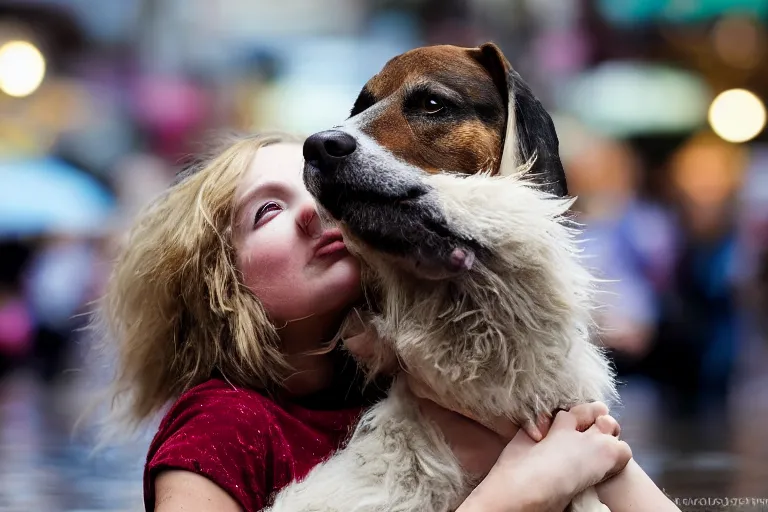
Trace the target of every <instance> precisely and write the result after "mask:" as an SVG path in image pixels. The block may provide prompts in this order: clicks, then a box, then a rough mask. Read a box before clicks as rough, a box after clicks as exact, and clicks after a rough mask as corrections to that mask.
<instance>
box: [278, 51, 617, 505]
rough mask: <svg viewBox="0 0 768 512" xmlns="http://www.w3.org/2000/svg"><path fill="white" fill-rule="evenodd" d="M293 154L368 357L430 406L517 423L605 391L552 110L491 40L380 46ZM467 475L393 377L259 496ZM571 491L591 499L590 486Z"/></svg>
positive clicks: (383, 501) (322, 496)
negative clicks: (331, 225) (358, 294)
mask: <svg viewBox="0 0 768 512" xmlns="http://www.w3.org/2000/svg"><path fill="white" fill-rule="evenodd" d="M304 156H305V160H306V166H305V170H304V180H305V183H306V184H307V187H308V188H309V190H310V192H311V193H312V194H313V195H314V196H315V197H316V198H317V200H318V202H319V204H320V205H321V207H322V209H323V210H325V213H327V214H328V215H329V216H330V217H331V218H332V219H333V220H334V221H335V222H336V223H338V225H339V226H340V227H341V228H342V230H343V232H344V235H345V240H346V241H347V244H348V246H349V248H350V250H352V251H353V252H354V253H356V254H357V255H359V256H360V258H361V260H362V261H363V262H364V265H363V266H364V270H365V272H364V284H365V285H366V288H367V292H368V296H369V298H370V302H371V304H370V307H371V310H370V311H368V312H367V313H365V314H366V316H365V319H366V321H367V322H368V324H369V325H370V326H371V327H372V328H374V329H375V330H376V332H377V334H378V337H379V338H380V342H379V343H378V344H377V345H376V353H375V354H374V356H372V358H371V359H370V360H367V361H365V363H366V364H367V365H368V366H369V367H370V368H371V370H372V371H373V372H376V371H378V370H380V368H381V367H382V366H384V365H385V364H384V362H391V361H393V360H396V361H397V362H398V363H399V368H400V369H401V370H402V371H407V372H409V373H410V374H412V375H414V376H416V377H417V378H418V379H419V380H420V381H422V382H424V383H426V385H427V386H429V387H430V388H431V389H432V390H433V391H434V392H436V393H437V394H438V396H440V397H441V402H442V404H443V405H447V406H450V407H453V408H456V409H458V410H465V411H469V412H471V413H472V414H473V415H474V416H475V417H476V418H480V419H481V420H488V421H490V419H491V418H495V417H498V416H506V417H508V418H510V419H511V420H513V421H515V422H516V423H517V424H519V425H524V424H526V423H528V422H531V421H534V420H535V419H536V418H537V417H539V416H540V415H541V414H550V413H551V412H552V411H554V410H555V409H557V408H563V407H565V408H567V407H569V406H571V405H573V404H575V403H582V402H585V401H589V400H603V401H610V400H611V399H612V398H614V397H615V386H614V380H613V375H612V372H611V370H610V367H609V364H608V362H607V360H606V358H605V357H604V355H603V353H602V351H601V350H600V349H599V348H598V347H596V346H595V345H594V344H593V343H592V342H591V327H592V320H591V313H592V310H593V307H594V304H593V300H592V299H593V286H592V278H591V276H590V274H589V273H588V272H587V271H586V270H585V268H584V267H583V266H582V265H581V264H580V262H579V259H578V248H577V241H576V235H577V232H576V231H575V229H574V227H573V225H572V223H570V222H569V221H568V218H567V210H568V208H569V206H570V203H571V201H570V200H569V199H566V198H565V197H564V196H565V195H566V193H567V187H566V183H565V174H564V171H563V167H562V164H561V163H560V158H559V154H558V139H557V135H556V133H555V129H554V125H553V123H552V120H551V118H550V116H549V115H548V114H547V113H546V111H545V110H544V108H543V107H542V105H541V104H540V103H539V101H538V100H537V99H536V98H535V97H534V95H533V93H532V92H531V90H530V88H529V87H528V86H527V85H526V84H525V83H524V82H523V81H522V79H521V78H520V76H519V75H518V74H517V73H516V72H515V71H514V70H513V69H512V68H511V66H510V65H509V63H508V61H507V60H506V58H505V57H504V56H503V55H502V53H501V52H500V51H499V49H498V48H497V47H496V46H494V45H492V44H486V45H483V46H481V47H479V48H471V49H467V48H458V47H452V46H437V47H427V48H419V49H416V50H412V51H410V52H407V53H405V54H403V55H400V56H398V57H395V58H394V59H392V60H391V61H390V62H389V63H387V65H386V66H385V67H384V69H383V70H382V71H381V72H380V73H379V74H378V75H376V76H375V77H373V78H372V79H371V80H370V81H369V82H368V83H367V84H366V85H365V87H364V88H363V90H362V92H361V93H360V96H359V97H358V99H357V101H356V102H355V106H354V108H353V110H352V113H351V116H350V118H349V119H348V120H347V121H346V122H345V123H343V124H342V125H341V126H339V127H337V128H335V129H334V130H330V131H325V132H320V133H317V134H315V135H313V136H311V137H309V138H308V139H307V140H306V142H305V145H304ZM475 483H476V482H472V481H471V479H470V478H469V477H468V476H467V475H466V474H465V473H464V471H463V470H462V468H461V467H460V465H459V463H458V461H457V460H456V458H455V457H454V456H453V454H452V452H451V450H450V448H449V446H448V445H447V444H446V442H445V440H444V439H443V438H442V436H441V435H440V433H439V432H438V431H437V430H436V429H435V427H434V426H433V425H431V424H430V423H429V422H427V421H425V420H424V418H423V417H422V416H421V413H420V412H419V409H418V407H417V406H416V404H415V401H414V399H413V397H412V396H411V395H410V394H409V391H408V389H407V388H406V386H405V385H404V384H403V382H402V381H401V380H398V379H396V380H395V383H394V384H393V387H392V389H391V390H390V393H389V395H388V397H387V398H386V399H385V400H383V401H382V402H380V403H379V404H377V405H376V406H374V407H373V408H371V409H370V410H369V411H368V412H367V413H366V414H365V415H364V416H363V417H362V419H361V421H360V422H359V424H358V426H357V427H356V429H355V432H354V433H353V435H352V437H351V439H350V441H349V443H348V445H347V446H346V447H345V448H344V449H343V450H341V451H339V452H338V453H337V454H335V455H334V456H333V457H331V458H330V459H329V460H328V461H326V462H325V463H323V464H321V465H320V466H318V467H316V468H315V469H314V470H313V471H312V472H310V474H309V475H308V476H307V477H306V478H305V479H304V480H303V481H301V482H297V483H294V484H292V485H290V486H289V487H287V488H286V489H284V490H283V491H282V492H280V493H279V494H278V495H277V497H276V499H275V501H274V504H273V510H291V511H295V510H304V511H308V510H312V511H332V510H333V511H342V512H348V511H415V510H418V511H419V512H431V511H435V512H437V511H440V512H445V511H449V510H455V509H456V508H457V507H458V506H459V505H460V504H461V502H462V501H463V500H464V498H465V497H466V496H467V495H468V494H469V492H470V491H471V490H472V487H473V485H474V484H475ZM572 506H573V508H574V509H577V510H579V511H587V510H589V511H592V510H602V509H604V506H603V505H602V504H601V503H600V502H599V500H598V499H597V495H596V494H595V493H594V490H588V492H585V493H582V494H581V495H580V496H578V497H577V499H576V500H574V503H573V504H572Z"/></svg>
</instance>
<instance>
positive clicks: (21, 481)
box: [0, 344, 768, 512]
mask: <svg viewBox="0 0 768 512" xmlns="http://www.w3.org/2000/svg"><path fill="white" fill-rule="evenodd" d="M744 360H745V363H744V365H743V370H742V371H741V372H740V374H741V375H742V378H741V379H740V381H739V382H738V384H737V386H736V389H735V391H734V394H733V397H732V400H731V404H730V406H729V409H728V413H727V414H725V415H718V416H717V417H710V418H702V419H698V420H696V421H670V420H668V419H664V418H662V417H661V415H660V414H659V412H658V411H659V406H658V396H656V394H655V392H654V390H653V388H652V387H651V386H648V385H645V384H644V383H643V382H641V381H630V382H628V383H627V384H626V385H625V386H624V387H623V388H622V397H623V401H624V404H623V406H622V407H621V409H619V410H617V411H615V412H616V414H617V416H619V419H620V422H621V424H622V428H623V433H622V436H623V437H624V439H626V440H627V441H628V442H629V443H630V445H631V446H632V448H633V452H634V453H635V457H636V459H637V460H638V462H639V463H640V464H641V465H642V466H643V467H644V468H645V469H646V471H647V472H648V473H649V474H650V475H651V476H652V477H653V479H654V480H655V481H656V482H657V483H658V484H660V485H661V486H662V487H663V488H664V489H665V490H666V491H667V492H668V493H669V494H670V495H671V496H673V497H678V498H680V499H681V500H682V499H689V500H690V499H698V500H699V501H696V502H694V503H698V504H697V505H695V506H693V505H692V506H686V505H685V504H684V503H683V502H682V501H681V502H680V504H681V508H682V509H683V510H728V511H733V510H749V511H768V435H767V434H766V431H767V430H768V372H765V371H764V368H766V363H768V357H766V347H765V345H763V346H761V345H760V344H755V345H754V346H753V347H750V348H749V349H748V350H747V351H746V352H745V357H744ZM87 382H91V379H85V378H83V377H82V376H75V378H72V379H70V383H69V384H68V385H67V386H57V387H55V388H52V387H46V386H44V385H41V384H40V383H39V382H37V381H36V380H35V379H33V378H32V377H30V376H29V375H26V374H24V373H17V374H14V375H13V376H11V377H8V378H6V379H5V380H4V381H3V382H2V384H0V511H3V512H17V511H19V512H21V511H29V510H39V511H45V512H59V511H122V510H141V509H142V501H141V491H142V490H141V472H142V464H143V462H144V455H145V451H146V448H147V445H148V443H149V440H150V438H151V432H148V433H146V434H144V435H141V436H139V439H137V440H136V441H133V442H130V443H128V444H125V445H124V446H120V447H115V446H111V447H108V448H104V449H102V450H101V451H97V452H94V451H93V448H94V442H95V435H96V428H97V427H96V426H95V425H94V424H93V422H91V421H84V422H83V423H82V424H81V425H79V426H78V428H77V429H76V430H73V429H74V426H75V424H76V422H77V421H78V419H80V417H81V414H82V411H83V408H84V407H85V406H86V405H87V404H88V403H90V400H91V399H92V397H93V393H92V391H93V386H92V385H91V384H87ZM705 497H712V498H725V497H728V498H749V499H750V500H752V499H754V500H753V501H748V502H746V503H745V502H744V500H742V501H741V504H738V503H739V502H732V503H731V504H729V505H728V506H726V507H722V506H720V505H718V504H716V503H717V502H715V501H709V502H708V503H709V504H706V502H703V501H701V500H700V499H701V498H705ZM759 499H762V504H761V502H760V501H759ZM685 503H691V502H685Z"/></svg>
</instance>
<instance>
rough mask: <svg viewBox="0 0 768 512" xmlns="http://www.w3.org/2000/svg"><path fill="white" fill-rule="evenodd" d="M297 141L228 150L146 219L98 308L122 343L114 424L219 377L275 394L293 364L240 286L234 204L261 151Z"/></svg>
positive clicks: (138, 418) (200, 167) (190, 174)
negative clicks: (212, 377)
mask: <svg viewBox="0 0 768 512" xmlns="http://www.w3.org/2000/svg"><path fill="white" fill-rule="evenodd" d="M281 142H300V139H299V138H298V137H296V136H292V135H288V134H284V133H261V134H256V135H251V136H247V137H239V138H237V139H235V140H234V141H229V142H228V143H227V144H226V146H225V147H224V149H222V150H219V151H218V152H216V153H215V156H213V157H212V158H210V159H208V160H207V161H203V162H200V163H199V164H197V165H194V166H192V167H191V168H189V170H187V171H185V172H184V173H182V174H181V175H180V178H179V179H177V181H176V183H175V184H173V185H172V186H171V187H170V188H169V189H168V190H167V191H166V192H165V193H164V194H162V195H161V196H160V197H158V198H157V199H156V200H155V201H154V202H152V203H151V204H150V205H149V206H148V207H147V208H146V209H145V210H144V211H143V212H142V213H141V214H140V216H139V218H138V219H137V221H136V222H135V224H134V226H133V228H132V230H131V231H130V233H129V236H128V238H127V241H126V243H125V244H124V245H123V248H122V250H121V252H120V253H119V256H118V258H117V261H116V263H115V265H114V268H113V271H112V275H111V276H110V279H109V282H108V285H107V289H106V294H105V296H104V298H103V301H102V304H101V310H102V313H103V314H102V315H101V319H100V320H102V322H103V327H104V329H105V330H106V333H104V334H105V335H106V336H107V339H108V340H110V342H112V343H115V344H116V348H117V363H116V370H115V371H116V374H115V378H114V380H113V382H112V387H111V390H110V392H109V394H110V396H111V402H112V403H111V407H112V416H118V417H119V420H121V421H120V422H121V423H122V424H124V425H126V424H127V425H128V426H131V427H138V426H139V425H140V424H141V423H142V422H143V421H144V420H146V419H148V418H150V417H152V416H153V415H154V414H156V413H157V412H159V411H160V410H161V409H162V408H163V407H164V406H165V405H166V404H168V403H170V402H171V401H172V400H175V399H176V398H177V397H178V396H179V395H181V394H182V393H184V392H185V391H186V390H188V389H190V388H191V387H193V386H195V385H197V384H200V383H202V382H204V381H205V380H207V379H209V378H210V376H211V374H212V373H213V372H214V371H219V372H220V373H221V374H222V375H223V376H224V377H225V378H226V379H227V380H229V381H230V382H231V383H233V384H236V385H239V386H245V387H250V388H256V389H268V388H270V387H271V386H273V385H274V384H278V383H280V382H281V380H282V378H283V377H284V376H285V375H286V370H288V364H287V363H286V361H285V358H284V357H283V355H282V353H281V351H280V349H279V343H278V336H277V332H276V330H275V327H274V326H273V325H272V323H271V322H270V320H269V318H268V317H267V314H266V312H265V311H264V308H263V307H262V305H261V303H260V302H259V300H258V299H257V298H256V297H255V296H254V295H253V294H252V293H251V292H250V290H249V289H248V288H247V287H246V286H245V285H244V284H243V280H242V278H241V275H240V272H239V271H238V269H237V266H236V265H235V262H236V257H235V250H234V245H233V240H232V231H233V216H234V206H235V205H234V195H235V190H236V188H237V186H238V183H239V181H240V179H241V178H242V176H243V175H244V174H245V172H246V170H247V169H248V167H249V166H250V165H251V162H252V161H253V158H254V156H255V154H256V152H257V151H258V150H259V148H262V147H264V146H267V145H270V144H275V143H281Z"/></svg>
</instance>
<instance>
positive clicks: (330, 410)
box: [144, 378, 371, 512]
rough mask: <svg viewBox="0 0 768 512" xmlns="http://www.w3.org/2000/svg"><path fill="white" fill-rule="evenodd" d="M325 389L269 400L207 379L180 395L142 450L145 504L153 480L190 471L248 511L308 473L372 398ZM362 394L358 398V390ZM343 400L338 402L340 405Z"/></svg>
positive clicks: (151, 498) (151, 496)
mask: <svg viewBox="0 0 768 512" xmlns="http://www.w3.org/2000/svg"><path fill="white" fill-rule="evenodd" d="M349 386H350V384H349V380H347V382H346V388H345V390H344V392H346V395H345V394H344V392H339V390H338V389H335V390H334V389H331V390H328V391H327V392H324V393H323V394H319V395H318V396H314V397H310V398H308V399H305V400H303V401H302V402H301V403H296V402H283V401H278V400H273V399H271V398H268V397H267V396H266V395H264V394H261V393H259V392H257V391H253V390H249V389H243V388H237V387H233V386H232V385H230V384H229V383H228V382H226V381H225V380H223V379H220V378H212V379H211V380H209V381H207V382H205V383H203V384H200V385H198V386H196V387H194V388H192V389H191V390H189V391H187V392H186V393H184V395H182V396H181V397H180V398H179V400H177V401H176V403H175V404H174V405H173V406H172V407H171V408H170V409H169V411H168V412H167V413H166V415H165V417H164V418H163V420H162V422H161V424H160V427H159V430H158V432H157V434H156V435H155V438H154V439H153V441H152V443H151V445H150V448H149V452H148V454H147V463H146V466H145V470H144V505H145V508H146V510H147V511H153V510H154V508H155V507H154V505H155V491H154V479H155V477H156V476H157V475H158V473H160V472H161V471H163V470H165V469H182V470H187V471H192V472H195V473H197V474H200V475H202V476H205V477H206V478H208V479H210V480H211V481H213V482H214V483H215V484H216V485H218V486H219V487H221V488H222V489H224V490H225V491H227V492H228V493H229V494H230V495H231V496H232V497H233V498H234V499H235V500H236V501H237V502H238V503H239V504H240V506H241V507H242V508H243V510H244V511H246V512H255V511H257V510H261V509H262V508H263V507H265V506H266V505H267V504H268V503H269V501H270V499H271V497H272V495H273V494H274V493H276V492H277V491H279V490H280V489H281V488H283V487H284V486H285V485H287V484H288V483H290V482H291V481H292V480H294V479H298V478H301V477H303V476H304V475H306V474H307V473H308V472H309V470H310V469H312V468H313V467H314V466H315V465H317V464H318V463H320V462H321V461H322V460H324V459H325V458H327V457H328V456H329V455H331V454H332V453H333V452H334V451H335V450H337V449H338V448H339V447H341V446H342V445H343V443H344V441H345V440H346V438H347V437H348V434H349V432H350V430H351V427H352V425H354V423H355V422H356V420H357V419H358V417H359V415H360V413H361V412H362V410H363V405H364V404H366V403H370V401H371V400H370V398H366V399H359V400H355V399H351V398H350V395H349V390H350V387H349ZM361 396H362V395H361ZM339 405H341V407H339Z"/></svg>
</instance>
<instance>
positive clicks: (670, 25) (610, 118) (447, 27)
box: [0, 0, 768, 511]
mask: <svg viewBox="0 0 768 512" xmlns="http://www.w3.org/2000/svg"><path fill="white" fill-rule="evenodd" d="M767 23H768V0H281V1H279V2H273V1H268V0H99V1H89V0H55V1H54V0H48V1H42V0H40V1H33V0H24V1H13V2H12V1H0V511H26V510H41V511H69V510H72V511H74V510H78V511H85V510H88V511H97V510H98V511H105V510H128V509H133V510H135V509H138V508H140V507H141V492H142V489H141V471H142V464H143V461H144V455H145V453H146V449H147V446H148V442H149V439H150V436H151V435H152V428H151V427H150V428H149V429H148V431H147V432H146V433H145V434H142V435H140V436H139V437H138V438H137V439H135V440H132V441H130V442H127V443H123V444H120V445H114V446H107V447H106V448H104V449H103V450H101V451H99V452H96V453H93V452H92V450H93V447H94V436H95V432H96V428H97V425H96V423H95V420H92V419H87V420H85V421H83V422H81V423H79V424H78V425H77V427H78V428H75V426H76V423H77V421H78V419H79V418H80V417H81V415H82V413H83V412H84V410H85V408H86V407H87V406H88V404H89V403H90V402H91V400H92V399H93V397H94V393H95V392H97V391H99V389H100V387H101V386H103V384H104V382H106V380H105V379H106V378H107V377H108V376H109V372H110V368H109V365H108V364H107V365H104V364H101V363H95V362H94V360H93V358H92V356H91V349H92V348H93V345H94V343H98V342H99V341H100V340H94V339H93V336H92V334H91V333H89V331H87V330H83V327H85V326H86V324H87V322H88V318H87V316H84V315H83V313H84V312H86V311H87V307H88V302H89V301H91V300H93V299H94V298H96V297H98V296H99V293H100V292H101V290H102V287H103V285H104V282H105V278H106V276H107V274H108V272H109V261H110V260H111V258H112V257H113V255H114V250H115V247H116V245H117V244H118V243H119V242H120V240H121V236H122V235H123V234H124V231H125V228H126V226H128V225H129V224H130V222H131V220H132V218H133V217H134V215H135V213H136V212H137V210H138V209H139V208H141V207H142V206H143V205H145V204H146V203H147V202H148V201H149V200H150V199H151V198H153V197H154V196H155V195H156V194H157V193H158V192H160V191H162V190H163V189H164V187H166V186H167V184H168V183H169V182H170V180H171V179H172V177H173V175H174V173H175V172H176V171H177V170H178V168H179V166H180V165H181V163H182V162H183V161H184V160H185V159H186V158H187V157H188V155H190V154H194V153H195V152H196V151H197V150H198V149H199V147H200V146H199V143H200V142H201V141H204V140H205V139H206V137H208V136H210V134H211V133H212V132H213V131H215V130H217V129H222V128H224V129H233V128H234V129H240V130H255V129H260V128H281V129H286V130H290V131H295V132H300V133H304V134H309V133H312V132H313V131H316V130H320V129H325V128H328V127H330V126H332V125H334V124H336V123H338V122H340V121H341V120H343V119H344V118H345V117H346V115H347V113H348V112H349V109H350V108H351V106H352V104H353V102H354V99H355V97H356V96H357V93H358V91H359V90H360V88H361V86H362V85H363V84H364V83H365V82H366V81H367V79H368V78H370V77H371V76H372V75H373V74H374V73H376V72H377V71H378V70H379V69H380V68H381V67H382V66H383V65H384V63H385V62H386V61H387V60H388V59H389V58H391V57H393V56H394V55H396V54H399V53H401V52H403V51H406V50H408V49H411V48H413V47H416V46H421V45H427V44H436V43H451V44H457V45H463V46H475V45H477V44H480V43H483V42H486V41H494V42H496V43H497V44H498V45H499V46H500V47H501V48H502V50H503V51H504V52H505V54H506V55H507V57H508V58H509V60H510V61H511V62H512V64H513V65H514V66H515V67H516V68H517V69H518V70H519V71H520V73H521V74H522V76H523V77H524V78H525V79H526V81H528V82H529V83H530V84H531V86H532V88H533V89H534V91H535V92H536V94H537V95H538V96H539V98H541V99H542V101H543V102H544V104H545V105H546V107H547V108H548V109H549V110H550V112H552V114H553V117H554V118H555V120H556V125H557V126H558V129H559V134H560V139H561V147H562V156H563V159H564V163H565V166H566V170H567V172H568V180H569V186H570V189H571V192H572V194H574V195H578V197H579V199H578V201H577V202H576V204H575V206H574V209H575V210H576V212H577V213H578V215H579V216H580V218H581V220H582V222H583V223H584V225H585V229H586V232H587V238H588V240H589V241H588V243H587V244H586V245H585V250H586V252H587V254H588V255H589V256H590V258H591V260H590V262H591V263H590V264H591V265H592V266H593V267H594V268H596V269H597V270H598V272H599V274H600V275H601V276H602V277H604V278H606V280H610V283H606V284H605V290H604V291H605V294H604V295H603V299H604V301H605V304H606V305H605V307H604V308H603V309H602V311H601V314H600V317H599V321H600V323H601V324H602V326H603V327H604V328H605V333H606V334H605V336H604V338H605V342H606V343H607V344H608V346H609V347H611V351H612V356H613V357H614V360H615V362H616V365H617V368H618V369H619V372H620V376H621V381H622V387H621V393H622V398H623V404H622V405H621V406H620V407H619V408H617V409H616V411H615V413H616V415H617V416H619V419H620V421H621V423H622V426H623V435H624V437H625V439H627V440H628V442H629V443H630V445H631V446H632V447H633V451H634V454H635V456H636V458H637V460H638V461H639V462H640V464H641V465H642V466H643V467H644V468H645V469H646V471H647V472H648V473H649V474H650V475H651V476H652V477H653V478H654V480H655V481H656V482H657V483H658V484H659V485H660V486H662V487H663V488H664V489H665V490H666V491H667V492H668V493H670V494H671V495H672V496H673V497H679V498H696V497H707V496H711V497H734V498H764V499H768V436H767V435H766V434H765V431H766V429H765V425H766V424H768V372H766V371H765V368H766V364H768V355H766V354H767V353H768V343H767V342H766V332H767V331H768V320H766V318H768V130H765V124H766V110H765V102H766V99H767V98H768V44H767V42H768V40H767V38H768V25H767ZM96 416H98V415H96ZM767 503H768V500H765V501H763V505H762V507H763V508H760V505H755V504H754V503H753V504H751V505H743V507H741V508H740V506H736V505H732V506H730V507H729V508H728V510H741V509H743V510H768V504H767ZM681 507H682V508H683V509H686V507H685V506H683V505H682V502H681ZM689 509H693V508H690V507H689ZM696 509H697V510H720V508H718V507H716V506H710V507H701V506H699V507H698V508H696Z"/></svg>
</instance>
